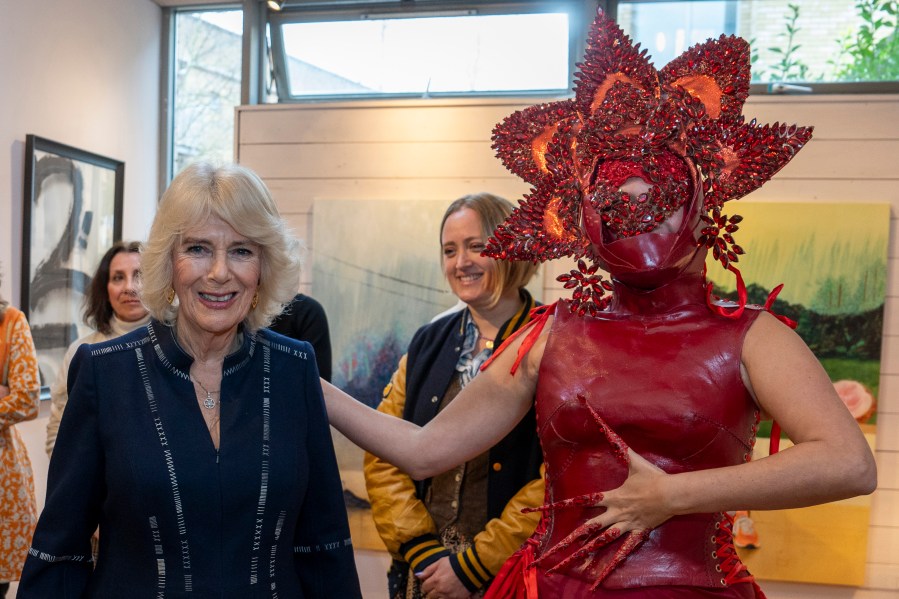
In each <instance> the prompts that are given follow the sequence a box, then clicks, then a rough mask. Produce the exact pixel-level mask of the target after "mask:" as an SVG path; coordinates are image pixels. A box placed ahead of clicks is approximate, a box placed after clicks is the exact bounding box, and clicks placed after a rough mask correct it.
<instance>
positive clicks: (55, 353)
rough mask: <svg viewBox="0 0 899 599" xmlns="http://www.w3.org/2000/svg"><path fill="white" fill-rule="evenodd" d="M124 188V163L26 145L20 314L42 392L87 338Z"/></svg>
mask: <svg viewBox="0 0 899 599" xmlns="http://www.w3.org/2000/svg"><path fill="white" fill-rule="evenodd" d="M124 185H125V163H124V162H121V161H119V160H113V159H112V158H107V157H105V156H100V155H98V154H93V153H91V152H86V151H84V150H79V149H77V148H73V147H71V146H67V145H64V144H61V143H58V142H55V141H50V140H48V139H44V138H42V137H38V136H36V135H28V136H26V138H25V186H24V189H25V198H24V203H23V205H24V211H23V229H24V230H23V233H22V302H21V304H22V306H21V308H22V311H23V312H25V314H26V316H27V317H28V323H29V325H30V326H31V333H32V336H33V337H34V345H35V348H36V349H37V355H38V365H39V367H40V373H41V385H42V387H48V386H49V385H50V384H51V383H53V381H55V380H56V377H57V376H58V373H59V369H60V365H61V364H62V359H63V356H64V355H65V351H66V349H67V348H68V346H69V345H70V344H71V343H72V342H73V341H75V340H76V339H78V338H79V337H81V336H83V335H85V334H87V333H88V332H89V329H88V328H87V326H86V325H85V324H84V323H83V322H82V318H81V314H82V308H83V300H84V298H85V296H86V295H87V293H88V290H89V289H90V282H91V276H92V275H93V272H94V270H95V269H96V267H97V264H98V263H99V262H100V258H101V257H102V256H103V253H104V252H105V251H106V250H107V249H108V248H109V246H110V245H112V243H113V242H115V241H118V240H119V239H121V237H122V197H123V191H124ZM44 390H46V389H44Z"/></svg>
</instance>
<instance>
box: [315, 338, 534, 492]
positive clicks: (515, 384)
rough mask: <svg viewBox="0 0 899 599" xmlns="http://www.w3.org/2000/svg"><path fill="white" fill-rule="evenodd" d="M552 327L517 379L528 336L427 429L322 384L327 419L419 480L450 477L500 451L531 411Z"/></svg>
mask: <svg viewBox="0 0 899 599" xmlns="http://www.w3.org/2000/svg"><path fill="white" fill-rule="evenodd" d="M550 323H551V321H550V322H548V323H547V326H546V328H545V329H544V332H543V334H542V335H541V336H540V338H539V339H538V341H537V343H536V344H535V345H534V346H533V347H532V348H531V349H530V351H529V352H528V355H527V357H526V358H525V359H524V360H523V361H522V363H521V366H520V367H519V368H518V370H517V371H516V372H515V375H514V376H513V375H511V374H509V370H510V369H511V367H512V363H513V362H514V361H515V357H516V355H517V352H518V347H519V346H520V344H521V342H522V340H523V339H524V337H525V336H524V335H519V336H518V338H516V339H515V340H514V341H513V343H512V344H510V345H509V346H508V347H506V349H505V350H504V351H503V352H502V353H501V354H500V355H499V356H498V357H497V358H496V360H495V361H494V362H493V363H492V364H491V365H490V367H489V368H488V369H487V370H485V371H484V372H481V373H480V374H479V375H478V376H476V377H475V378H474V379H473V380H472V381H471V383H469V384H468V386H466V387H465V389H463V390H462V392H461V393H459V395H457V396H456V398H455V399H454V400H453V401H452V403H450V404H449V405H448V406H447V407H446V408H445V409H444V410H443V411H441V412H440V414H438V415H437V417H436V418H434V419H433V420H432V421H431V422H429V423H428V424H427V426H424V427H418V426H417V425H415V424H413V423H411V422H406V421H405V420H403V419H401V418H395V417H392V416H388V415H387V414H382V413H380V412H378V411H376V410H373V409H371V408H369V407H366V406H364V405H362V404H361V403H359V402H358V401H356V400H355V399H353V398H352V397H350V396H349V395H347V394H345V393H343V392H342V391H341V390H339V389H338V388H336V387H334V386H333V385H331V384H330V383H327V382H325V381H322V389H323V390H324V395H325V404H326V406H327V409H328V419H329V420H330V422H331V424H332V425H333V426H334V427H335V428H336V429H337V430H339V431H340V432H342V433H343V434H344V435H346V436H347V438H349V439H350V440H351V441H353V442H354V443H355V444H356V445H358V446H359V447H361V448H362V449H364V450H366V451H368V452H370V453H373V454H375V455H376V456H378V457H380V458H382V459H384V460H386V461H387V462H390V463H391V464H394V465H395V466H397V467H398V468H400V469H401V470H403V471H404V472H406V473H407V474H409V476H411V477H412V478H414V479H423V478H427V477H429V476H434V475H436V474H439V473H441V472H445V471H446V470H448V469H450V468H452V467H453V466H455V465H457V464H461V463H462V462H465V461H467V460H469V459H471V458H473V457H475V456H477V455H479V454H481V453H482V452H484V451H486V450H487V449H489V448H490V447H492V446H493V445H495V444H496V443H497V442H498V441H499V440H500V439H502V438H503V437H504V436H505V435H506V434H507V433H508V432H509V431H511V430H512V429H513V428H514V427H515V425H516V424H517V423H518V422H519V421H520V420H521V419H522V418H523V417H524V415H525V414H526V413H527V411H528V409H530V407H531V405H532V403H533V401H534V389H535V387H536V383H537V371H538V369H539V367H540V360H541V359H542V358H543V348H544V347H545V345H546V337H547V335H548V334H549V330H550V328H551V324H550Z"/></svg>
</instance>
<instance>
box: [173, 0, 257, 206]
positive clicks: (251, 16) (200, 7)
mask: <svg viewBox="0 0 899 599" xmlns="http://www.w3.org/2000/svg"><path fill="white" fill-rule="evenodd" d="M222 10H242V11H243V34H242V43H243V49H242V52H241V55H242V56H241V84H240V101H241V103H242V104H257V103H259V102H260V101H261V100H260V99H261V98H262V97H263V96H262V94H261V92H260V90H261V89H262V73H263V70H262V69H263V65H264V57H265V54H264V53H265V35H264V31H265V29H264V26H265V8H264V4H263V3H262V2H260V0H242V1H236V2H221V3H216V4H195V5H188V6H178V7H165V8H163V9H162V32H161V44H160V65H161V69H160V78H159V105H160V114H159V140H160V141H159V181H158V182H159V189H160V190H163V189H166V188H167V187H168V185H169V183H171V181H172V176H173V174H174V173H173V169H172V167H173V165H172V162H173V159H174V147H173V145H174V125H175V65H174V60H175V43H176V37H177V36H176V34H177V31H176V18H177V16H178V15H179V14H182V13H198V12H216V11H222ZM259 31H262V32H263V34H262V37H261V40H260V38H259V35H258V33H257V32H259Z"/></svg>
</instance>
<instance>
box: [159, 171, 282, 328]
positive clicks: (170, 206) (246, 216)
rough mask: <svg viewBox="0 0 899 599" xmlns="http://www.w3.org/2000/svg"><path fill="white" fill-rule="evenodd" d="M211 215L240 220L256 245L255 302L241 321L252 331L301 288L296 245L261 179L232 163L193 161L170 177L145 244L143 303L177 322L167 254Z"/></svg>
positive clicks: (164, 319) (265, 323) (163, 318)
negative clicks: (258, 260) (259, 256)
mask: <svg viewBox="0 0 899 599" xmlns="http://www.w3.org/2000/svg"><path fill="white" fill-rule="evenodd" d="M163 203H164V204H166V208H165V210H163V209H162V204H163ZM210 216H215V217H218V218H219V219H221V220H223V221H225V222H226V223H229V224H231V225H232V226H234V227H235V228H237V224H238V223H239V228H240V232H241V233H242V234H243V235H245V236H246V237H247V238H249V239H251V240H253V241H254V242H255V243H256V244H257V245H258V246H259V251H260V252H261V254H262V261H261V266H262V271H261V274H260V277H259V286H258V287H257V289H256V293H257V295H258V300H257V301H258V303H257V305H256V306H255V308H254V309H253V310H251V311H250V312H249V313H248V314H247V318H246V322H245V325H246V326H247V328H248V329H249V330H251V331H256V330H258V329H261V328H263V327H265V326H268V324H269V323H271V321H272V320H274V319H275V317H276V316H278V315H279V314H280V313H281V309H282V308H283V307H284V305H285V304H286V303H288V302H290V300H291V299H293V296H294V295H295V294H296V291H297V288H298V287H299V280H300V244H299V242H298V241H297V240H296V238H295V237H293V236H292V235H291V234H290V232H289V231H288V229H287V223H285V222H284V220H283V219H282V218H281V215H280V214H279V213H278V209H277V208H276V207H275V202H274V200H273V199H272V196H271V193H270V192H269V190H268V188H267V187H266V186H265V184H264V183H263V182H262V180H261V179H259V177H258V176H257V175H256V174H255V173H253V172H252V171H250V170H249V169H247V168H244V167H241V166H238V165H236V164H231V165H226V166H221V167H214V166H213V165H211V164H204V163H198V164H194V165H192V166H190V167H188V168H186V169H185V170H184V171H183V172H182V173H181V174H180V175H179V176H178V177H176V178H175V180H174V181H172V184H171V186H169V189H168V191H166V193H165V195H164V196H163V199H162V203H161V204H160V210H159V212H158V213H157V215H156V218H155V219H154V221H153V226H152V228H151V229H150V237H149V239H148V240H147V242H146V243H145V244H144V251H143V292H142V298H143V301H144V304H145V305H146V306H147V308H148V309H149V310H150V314H152V315H153V317H154V318H156V319H157V320H159V321H161V322H164V323H166V324H172V323H173V322H174V321H175V319H176V317H177V314H178V304H177V302H173V301H170V300H169V298H170V297H171V296H170V291H171V290H172V284H171V282H172V269H173V263H172V260H171V254H172V251H173V250H174V248H175V246H176V245H177V243H178V242H179V240H180V238H181V237H182V236H183V235H184V232H185V231H186V230H187V229H189V228H190V227H192V226H194V224H195V223H198V222H201V221H203V220H205V219H206V218H209V217H210ZM275 273H277V274H275Z"/></svg>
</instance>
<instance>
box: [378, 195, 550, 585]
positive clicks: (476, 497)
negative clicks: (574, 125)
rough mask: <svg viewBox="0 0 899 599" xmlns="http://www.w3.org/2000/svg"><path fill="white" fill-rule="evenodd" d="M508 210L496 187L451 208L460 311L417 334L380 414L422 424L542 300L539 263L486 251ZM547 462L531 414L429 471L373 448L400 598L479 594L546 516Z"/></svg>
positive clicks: (445, 229)
mask: <svg viewBox="0 0 899 599" xmlns="http://www.w3.org/2000/svg"><path fill="white" fill-rule="evenodd" d="M511 213H512V204H511V203H510V202H509V201H508V200H505V199H503V198H500V197H498V196H495V195H493V194H490V193H477V194H472V195H466V196H463V197H461V198H459V199H457V200H455V201H454V202H452V203H451V204H450V205H449V207H448V208H447V209H446V212H445V213H444V215H443V220H442V221H441V223H440V235H439V241H440V253H441V262H442V264H443V274H444V276H445V277H446V280H447V282H448V283H449V286H450V289H451V290H452V292H453V294H454V295H455V296H456V297H457V298H459V300H460V302H461V304H462V309H461V310H457V311H455V312H451V313H449V314H447V315H444V316H442V317H439V318H436V319H435V320H434V321H432V322H431V323H429V324H427V325H425V326H423V327H421V328H420V329H419V330H418V331H417V332H416V333H415V336H414V337H413V338H412V342H411V343H410V344H409V349H408V352H407V353H406V355H405V356H403V357H402V358H401V359H400V362H399V367H398V368H397V370H396V372H394V374H393V377H392V378H391V381H390V385H388V387H387V389H385V391H384V399H383V401H382V402H381V405H380V406H379V407H378V410H380V411H381V412H383V413H386V414H390V415H393V416H397V417H400V418H404V419H405V420H408V421H411V422H414V423H416V424H419V425H422V426H423V425H424V424H426V423H427V422H429V421H430V420H431V419H433V418H434V417H436V416H437V414H438V413H440V412H441V411H442V410H443V409H444V408H446V407H447V406H448V405H450V402H452V401H453V399H454V398H455V397H456V394H457V393H459V392H460V390H461V389H463V388H464V387H466V386H467V385H468V384H469V382H471V380H472V379H473V378H474V377H475V376H476V375H477V373H478V372H479V370H480V367H481V365H482V364H484V363H485V362H486V360H488V359H489V358H490V356H491V355H492V354H493V350H494V348H495V347H499V344H500V343H502V341H503V340H504V339H507V338H509V337H510V336H512V335H513V334H514V333H515V331H517V330H519V329H520V328H521V327H522V326H524V325H525V324H526V323H527V322H528V321H529V319H530V314H531V310H532V309H533V308H534V307H535V305H536V303H535V302H534V299H533V298H532V297H531V295H530V294H529V293H528V291H527V290H526V289H525V285H526V284H527V283H528V282H529V281H530V280H531V278H532V277H533V276H534V273H535V272H536V270H537V266H536V265H535V264H533V263H531V262H505V261H500V260H495V259H493V258H488V257H486V256H483V255H482V252H483V251H484V248H485V247H486V243H487V240H488V239H489V238H490V235H491V232H492V231H493V229H494V228H496V227H497V226H498V225H499V224H500V223H502V222H503V220H505V218H506V217H507V216H509V214H511ZM456 434H458V435H459V436H460V437H462V436H464V435H465V434H466V432H465V431H464V430H460V431H457V433H456ZM541 462H542V459H541V457H540V444H539V443H538V441H537V426H536V423H535V420H534V412H533V411H531V412H530V413H529V414H528V415H527V416H526V417H525V418H524V419H523V420H522V421H521V423H520V424H519V425H518V426H517V427H515V428H514V430H512V431H510V432H509V433H508V434H507V435H505V437H504V438H503V439H501V440H499V441H498V442H497V443H495V444H494V445H493V447H491V448H490V449H488V450H487V451H485V452H484V453H482V454H481V455H479V456H477V457H475V458H473V459H471V460H469V461H468V462H466V463H464V464H462V465H461V466H458V467H456V468H453V469H451V470H449V471H448V472H445V473H443V474H439V475H437V476H433V477H429V478H426V479H425V480H420V481H415V480H413V479H412V478H410V477H409V475H408V474H406V473H405V472H402V471H400V470H399V469H398V468H397V467H396V466H394V465H392V464H390V463H388V462H387V461H385V460H381V459H379V458H377V457H375V456H374V455H371V454H367V455H366V457H365V482H366V486H367V488H368V495H369V498H370V499H371V505H372V516H373V517H374V520H375V525H376V527H377V529H378V532H379V534H380V535H381V539H382V540H383V541H384V544H385V545H386V546H387V549H388V550H389V551H390V552H391V553H392V554H393V557H394V560H393V563H392V565H391V568H390V571H389V572H388V575H387V580H388V583H387V584H388V593H389V596H390V597H391V599H401V598H402V599H420V598H421V597H423V596H426V597H444V598H446V599H455V598H462V597H465V598H468V597H470V596H475V597H479V596H481V595H482V594H483V592H484V590H485V589H486V588H487V586H488V585H489V584H490V580H491V579H492V578H493V576H494V575H495V574H496V572H497V571H498V570H499V568H500V566H501V565H502V564H503V562H504V561H505V560H506V559H507V558H508V557H509V556H510V555H511V554H512V552H514V551H515V550H516V549H517V548H518V547H519V546H520V545H521V543H522V542H524V540H525V539H527V537H528V536H530V534H531V533H532V532H533V531H534V527H535V526H536V525H537V520H538V516H537V514H533V513H532V514H524V513H522V509H523V508H527V507H536V506H539V505H540V504H541V502H542V501H543V489H544V487H543V480H542V478H541V477H540V464H541ZM413 574H414V575H413Z"/></svg>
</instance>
